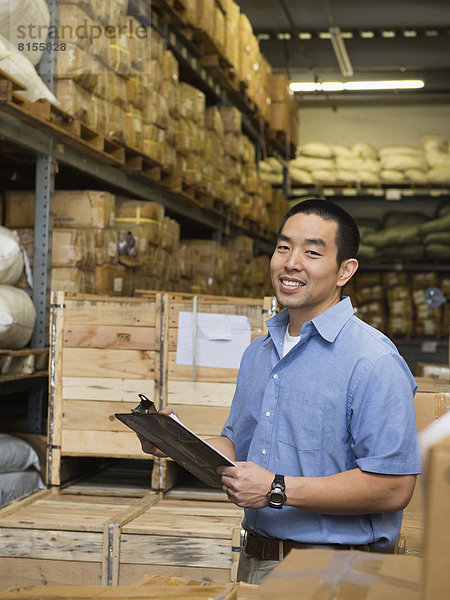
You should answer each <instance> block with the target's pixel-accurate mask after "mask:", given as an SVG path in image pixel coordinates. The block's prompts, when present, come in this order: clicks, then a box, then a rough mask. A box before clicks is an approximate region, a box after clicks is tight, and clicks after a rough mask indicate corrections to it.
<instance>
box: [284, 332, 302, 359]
mask: <svg viewBox="0 0 450 600" xmlns="http://www.w3.org/2000/svg"><path fill="white" fill-rule="evenodd" d="M299 341H300V336H299V335H294V336H293V335H289V325H288V326H287V327H286V333H285V334H284V343H283V356H286V354H287V353H288V352H289V350H290V349H291V348H293V347H294V346H295V344H297V343H298V342H299Z"/></svg>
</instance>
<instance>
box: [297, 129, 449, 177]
mask: <svg viewBox="0 0 450 600" xmlns="http://www.w3.org/2000/svg"><path fill="white" fill-rule="evenodd" d="M289 174H290V179H291V182H292V183H293V184H301V185H341V184H350V185H351V184H353V185H380V184H394V185H395V184H409V185H428V184H432V185H434V184H448V183H450V151H449V145H448V142H446V141H445V140H442V139H439V138H431V137H428V138H425V139H424V141H423V146H422V147H421V148H419V147H414V146H400V145H398V146H394V145H391V146H385V147H382V148H379V149H378V150H377V149H376V148H374V147H373V146H371V145H370V144H367V143H356V144H354V145H353V146H352V147H348V146H341V145H332V144H323V143H320V142H311V143H307V144H304V145H302V146H299V147H298V149H297V156H296V157H295V158H294V159H293V160H291V161H290V162H289Z"/></svg>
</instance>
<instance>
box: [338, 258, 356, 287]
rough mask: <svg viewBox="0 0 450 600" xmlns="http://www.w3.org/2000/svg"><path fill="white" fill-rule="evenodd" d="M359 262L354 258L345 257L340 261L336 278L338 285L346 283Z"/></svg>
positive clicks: (341, 285) (342, 285)
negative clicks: (345, 258)
mask: <svg viewBox="0 0 450 600" xmlns="http://www.w3.org/2000/svg"><path fill="white" fill-rule="evenodd" d="M358 266H359V263H358V261H357V260H356V258H347V260H344V261H342V263H341V266H340V267H339V275H338V280H337V285H338V287H344V285H345V284H346V283H348V282H349V280H350V279H351V278H352V277H353V275H354V274H355V273H356V271H357V270H358Z"/></svg>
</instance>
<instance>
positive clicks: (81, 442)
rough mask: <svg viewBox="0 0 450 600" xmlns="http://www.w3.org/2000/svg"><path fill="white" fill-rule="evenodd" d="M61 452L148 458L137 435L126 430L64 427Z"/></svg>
mask: <svg viewBox="0 0 450 600" xmlns="http://www.w3.org/2000/svg"><path fill="white" fill-rule="evenodd" d="M61 450H62V454H64V455H66V456H111V457H117V458H142V459H150V456H149V455H148V454H144V453H143V452H142V450H141V444H140V442H139V440H138V438H137V435H136V434H135V433H133V432H132V431H131V430H130V431H129V432H128V431H123V432H122V431H80V430H79V429H73V430H72V429H65V430H64V435H63V440H62V449H61Z"/></svg>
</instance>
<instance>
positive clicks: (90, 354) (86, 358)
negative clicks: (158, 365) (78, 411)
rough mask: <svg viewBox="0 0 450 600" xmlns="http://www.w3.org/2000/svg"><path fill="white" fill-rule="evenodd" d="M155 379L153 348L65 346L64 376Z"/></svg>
mask: <svg viewBox="0 0 450 600" xmlns="http://www.w3.org/2000/svg"><path fill="white" fill-rule="evenodd" d="M80 374H83V375H85V376H86V377H111V378H117V377H120V376H121V375H123V376H124V377H131V378H133V379H134V378H136V379H137V378H139V377H142V379H154V377H155V352H154V351H152V350H108V349H94V348H65V349H64V352H63V375H64V376H72V377H75V376H78V375H80Z"/></svg>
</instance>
